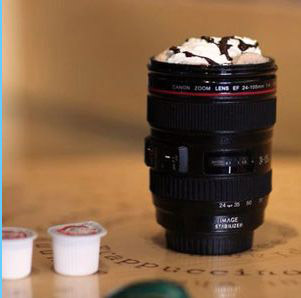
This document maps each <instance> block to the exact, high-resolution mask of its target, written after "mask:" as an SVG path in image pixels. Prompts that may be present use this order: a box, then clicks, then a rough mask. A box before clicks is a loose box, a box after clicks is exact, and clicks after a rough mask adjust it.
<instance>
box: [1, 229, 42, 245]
mask: <svg viewBox="0 0 301 298" xmlns="http://www.w3.org/2000/svg"><path fill="white" fill-rule="evenodd" d="M36 238H37V233H36V232H34V231H33V230H30V229H26V228H19V227H3V228H2V241H3V242H4V243H5V242H11V241H21V240H34V239H36Z"/></svg>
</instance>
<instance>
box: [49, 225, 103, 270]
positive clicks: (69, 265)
mask: <svg viewBox="0 0 301 298" xmlns="http://www.w3.org/2000/svg"><path fill="white" fill-rule="evenodd" d="M48 233H49V234H50V235H51V236H52V247H53V256H54V270H55V271H56V272H57V273H59V274H63V275H69V276H84V275H89V274H93V273H95V272H97V271H98V267H99V249H100V239H101V237H103V236H105V235H106V234H107V231H106V229H105V228H103V227H102V226H101V225H100V224H98V223H96V222H93V221H87V222H80V223H71V224H65V225H58V226H53V227H50V228H49V229H48Z"/></svg>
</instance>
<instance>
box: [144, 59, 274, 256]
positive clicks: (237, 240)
mask: <svg viewBox="0 0 301 298" xmlns="http://www.w3.org/2000/svg"><path fill="white" fill-rule="evenodd" d="M275 71H276V66H275V63H274V61H273V60H272V59H270V61H269V62H267V63H264V64H257V65H229V66H209V67H206V66H196V65H178V64H168V63H164V62H158V61H155V60H153V59H152V60H151V61H150V64H149V94H148V113H147V114H148V116H147V117H148V121H149V123H150V125H151V134H150V136H149V137H147V138H146V140H145V163H146V165H147V166H149V167H150V168H151V170H150V190H151V192H152V195H153V202H154V205H155V207H156V214H157V221H158V223H159V224H160V225H162V226H163V227H164V228H165V229H166V239H167V246H168V247H169V248H171V249H174V250H177V251H181V252H184V253H194V254H213V255H216V254H231V253H235V252H239V251H243V250H246V249H249V248H250V247H251V246H252V239H253V231H254V230H255V229H256V228H257V227H258V226H260V225H261V224H262V223H263V219H264V210H265V207H266V205H267V200H268V195H269V193H270V192H271V148H272V145H271V141H272V127H273V125H274V123H275V121H276V97H275V88H276V77H275Z"/></svg>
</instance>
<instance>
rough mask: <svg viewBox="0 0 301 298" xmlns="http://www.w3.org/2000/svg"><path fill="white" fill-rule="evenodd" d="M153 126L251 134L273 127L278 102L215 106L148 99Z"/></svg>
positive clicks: (217, 103) (215, 103)
mask: <svg viewBox="0 0 301 298" xmlns="http://www.w3.org/2000/svg"><path fill="white" fill-rule="evenodd" d="M147 118H148V121H149V123H150V125H151V126H153V127H157V128H163V129H182V130H206V131H208V130H209V131H211V130H213V131H216V130H221V131H225V130H235V131H239V130H240V131H242V130H252V129H259V128H266V127H270V126H272V125H274V123H275V121H276V99H275V98H271V99H265V100H252V101H248V100H245V101H239V102H237V101H236V102H232V101H231V102H229V101H228V102H221V101H218V102H212V103H208V102H207V101H206V102H205V101H204V102H202V101H200V100H199V101H197V102H186V101H185V100H182V101H181V102H179V101H170V100H167V99H163V98H161V97H158V96H153V95H149V96H148V112H147Z"/></svg>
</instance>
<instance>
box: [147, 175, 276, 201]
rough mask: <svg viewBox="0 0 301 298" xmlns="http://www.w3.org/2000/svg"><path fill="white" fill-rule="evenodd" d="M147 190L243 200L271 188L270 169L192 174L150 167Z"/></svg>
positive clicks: (174, 196) (202, 198)
mask: <svg viewBox="0 0 301 298" xmlns="http://www.w3.org/2000/svg"><path fill="white" fill-rule="evenodd" d="M150 190H151V191H152V192H153V193H154V194H155V195H157V196H159V197H162V198H164V199H176V200H193V201H215V202H218V201H236V200H239V201H242V200H249V199H254V198H260V197H264V196H266V195H268V194H269V193H270V192H271V190H272V171H269V172H267V173H265V174H263V175H254V174H253V175H241V176H232V177H218V176H214V177H210V178H193V177H187V176H177V175H172V174H167V173H161V172H157V171H155V170H150Z"/></svg>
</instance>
